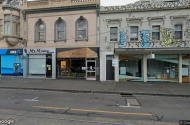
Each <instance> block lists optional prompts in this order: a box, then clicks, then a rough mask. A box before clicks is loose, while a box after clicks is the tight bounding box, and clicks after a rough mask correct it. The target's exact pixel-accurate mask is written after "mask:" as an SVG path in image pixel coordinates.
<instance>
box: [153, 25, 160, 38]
mask: <svg viewBox="0 0 190 125" xmlns="http://www.w3.org/2000/svg"><path fill="white" fill-rule="evenodd" d="M152 40H160V26H152Z"/></svg>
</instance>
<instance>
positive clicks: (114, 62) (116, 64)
mask: <svg viewBox="0 0 190 125" xmlns="http://www.w3.org/2000/svg"><path fill="white" fill-rule="evenodd" d="M112 66H113V67H116V66H118V59H117V58H113V60H112Z"/></svg>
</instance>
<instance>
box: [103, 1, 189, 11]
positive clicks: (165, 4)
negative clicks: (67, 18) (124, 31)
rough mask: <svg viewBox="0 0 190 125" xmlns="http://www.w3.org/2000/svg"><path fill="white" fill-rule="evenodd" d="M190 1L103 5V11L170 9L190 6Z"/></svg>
mask: <svg viewBox="0 0 190 125" xmlns="http://www.w3.org/2000/svg"><path fill="white" fill-rule="evenodd" d="M189 7H190V2H189V1H184V2H158V3H151V4H141V3H135V4H128V5H125V6H110V7H101V13H113V12H116V13H117V12H131V11H149V10H168V9H177V8H180V9H181V8H189Z"/></svg>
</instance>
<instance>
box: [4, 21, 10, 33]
mask: <svg viewBox="0 0 190 125" xmlns="http://www.w3.org/2000/svg"><path fill="white" fill-rule="evenodd" d="M10 28H11V27H10V22H5V35H11V29H10Z"/></svg>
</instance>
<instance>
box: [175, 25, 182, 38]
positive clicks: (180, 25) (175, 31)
mask: <svg viewBox="0 0 190 125" xmlns="http://www.w3.org/2000/svg"><path fill="white" fill-rule="evenodd" d="M176 26H181V30H179V31H178V30H177V31H176V30H175V29H176V28H175V27H176ZM176 32H181V38H176V35H175V34H176ZM174 39H175V40H182V39H183V24H175V25H174Z"/></svg>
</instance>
